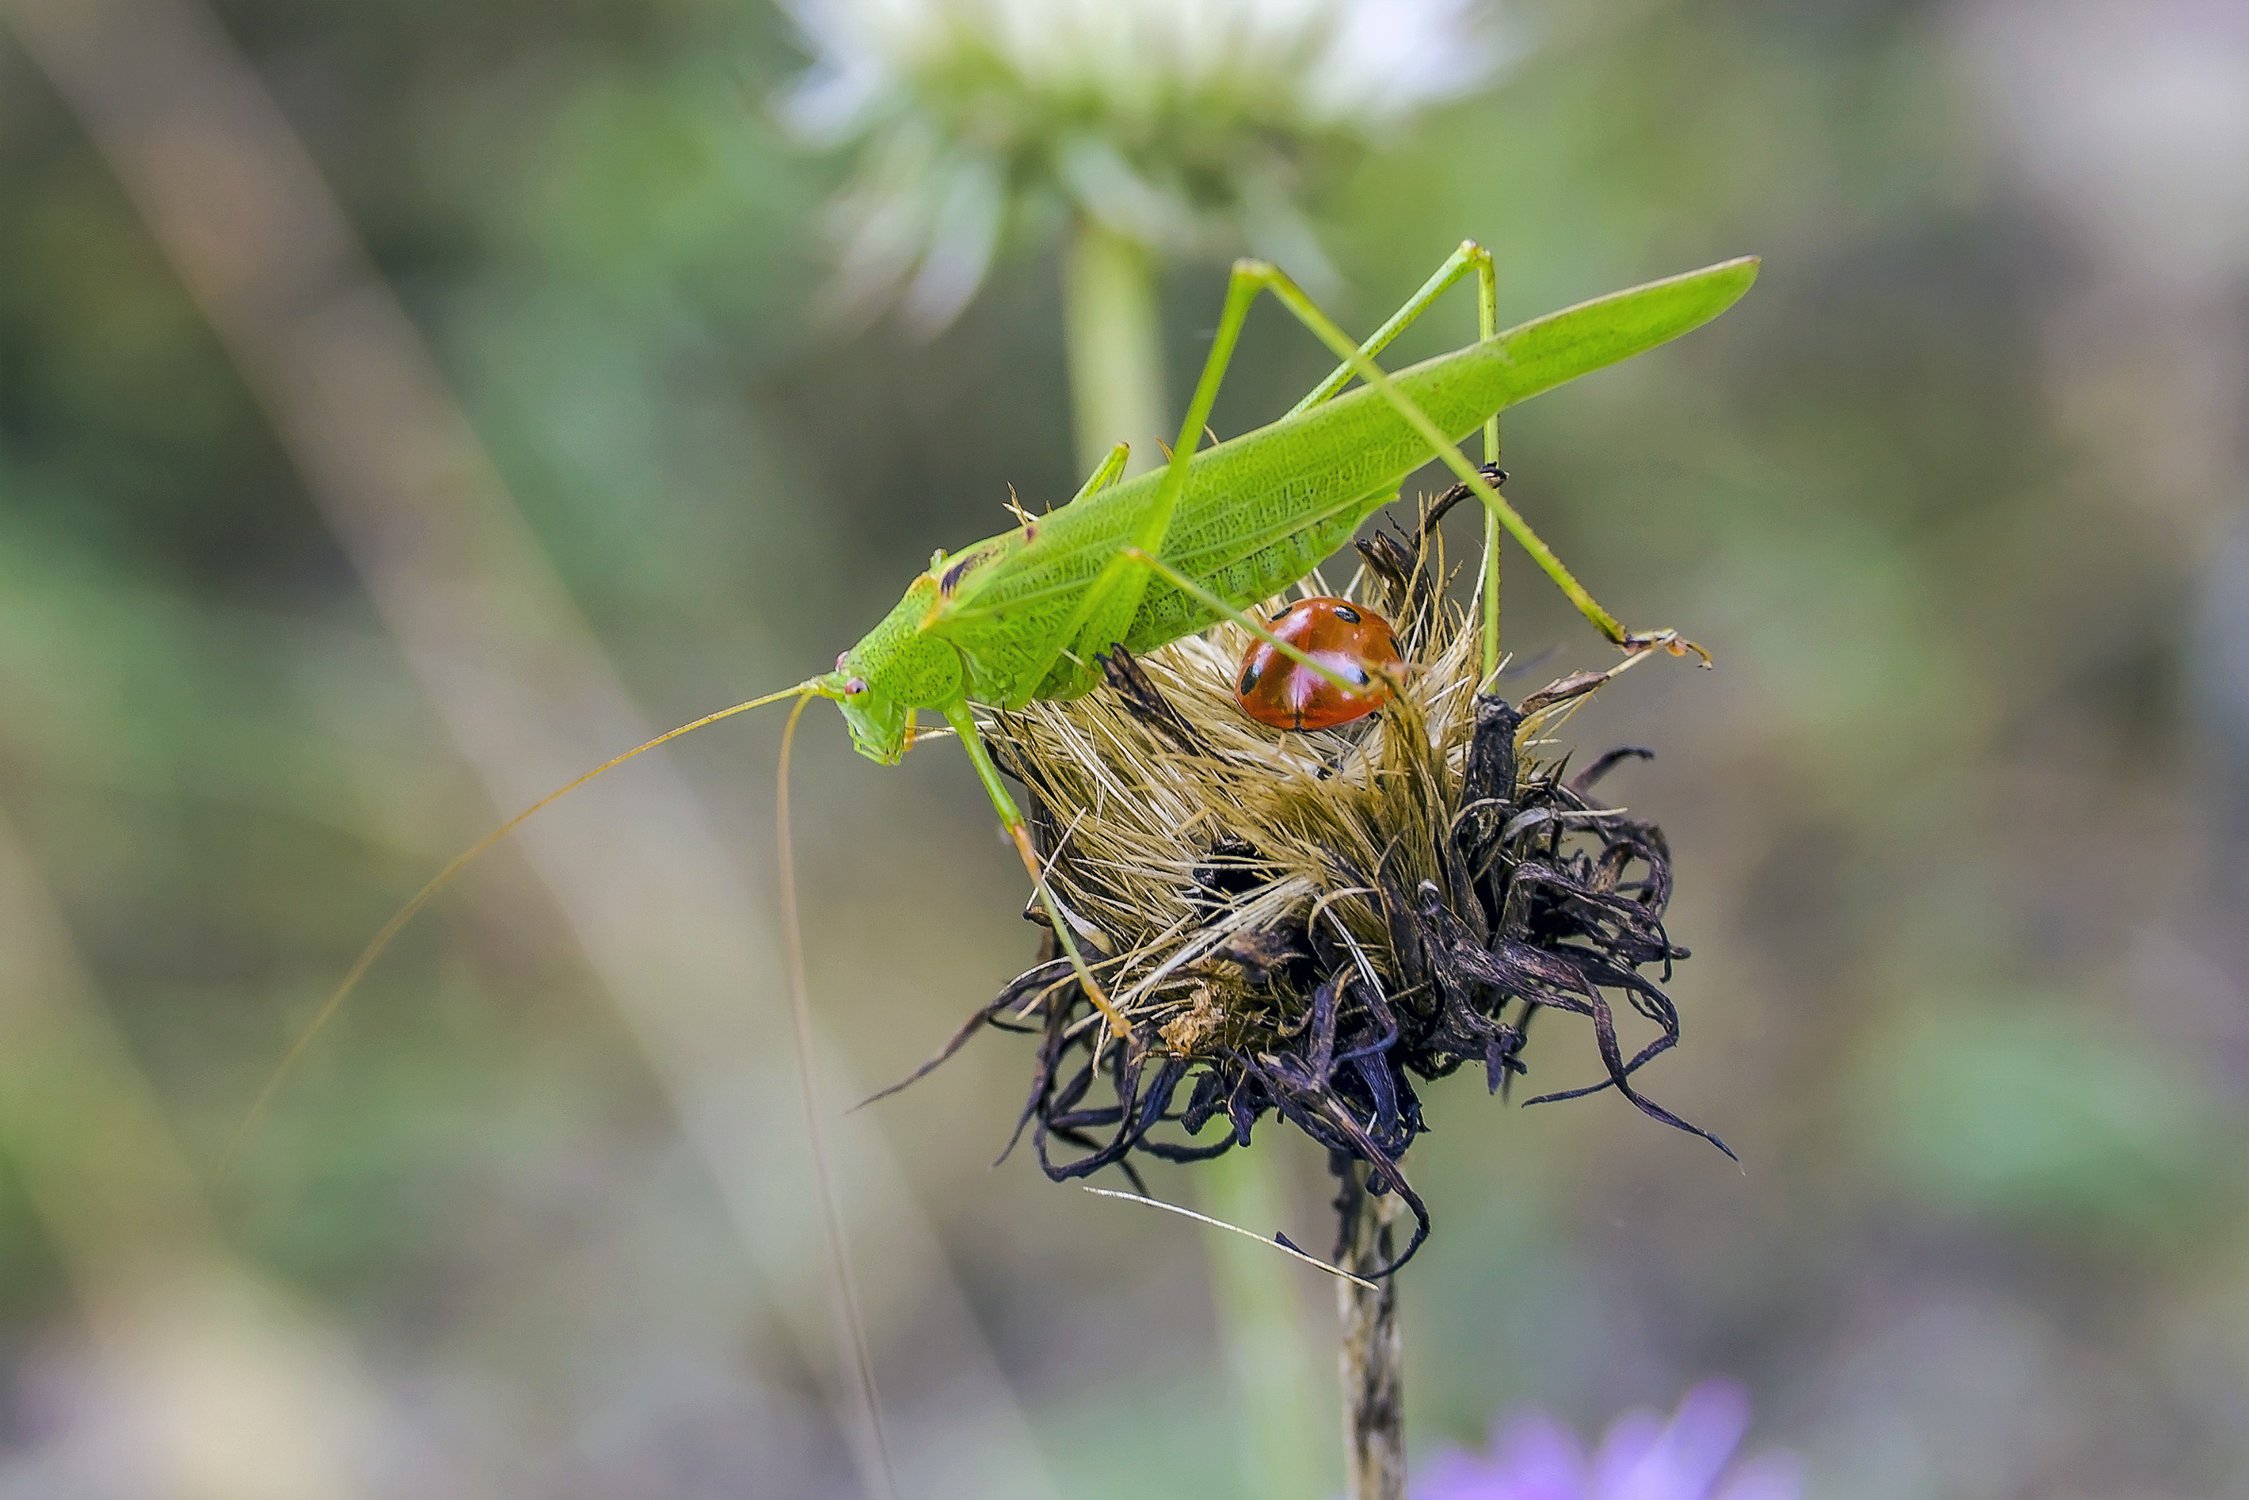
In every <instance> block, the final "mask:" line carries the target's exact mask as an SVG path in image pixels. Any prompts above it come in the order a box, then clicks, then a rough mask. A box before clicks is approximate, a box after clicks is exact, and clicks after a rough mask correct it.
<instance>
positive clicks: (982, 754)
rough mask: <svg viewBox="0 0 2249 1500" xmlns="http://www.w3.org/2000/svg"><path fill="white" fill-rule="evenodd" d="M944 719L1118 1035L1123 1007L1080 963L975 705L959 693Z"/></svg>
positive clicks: (1128, 1030)
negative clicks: (981, 728) (982, 730)
mask: <svg viewBox="0 0 2249 1500" xmlns="http://www.w3.org/2000/svg"><path fill="white" fill-rule="evenodd" d="M945 719H946V721H947V722H948V723H950V724H951V725H952V726H953V733H954V734H955V735H957V736H958V737H959V738H960V742H961V748H962V749H963V750H966V751H967V752H968V760H969V764H970V765H972V766H974V767H975V768H976V779H977V780H978V781H981V782H982V783H983V784H984V795H985V796H987V797H989V798H991V799H992V811H994V812H996V813H998V814H999V815H1000V826H1001V827H1002V828H1004V829H1006V830H1007V837H1008V841H1009V842H1010V843H1012V844H1014V845H1015V852H1016V853H1017V854H1018V855H1020V856H1022V860H1023V868H1024V869H1025V870H1026V871H1028V872H1029V874H1030V877H1031V886H1032V888H1033V889H1034V890H1036V891H1037V892H1038V897H1039V906H1040V908H1041V909H1042V910H1043V911H1045V913H1046V920H1047V925H1048V926H1049V927H1051V928H1053V929H1054V938H1055V941H1056V942H1058V943H1060V944H1061V945H1062V956H1063V957H1065V958H1067V959H1068V960H1069V961H1070V968H1071V969H1072V970H1073V971H1074V972H1075V973H1076V974H1077V977H1078V983H1079V985H1080V986H1082V987H1083V988H1084V990H1085V996H1086V998H1087V999H1088V1000H1090V1001H1092V1002H1093V1008H1094V1009H1095V1010H1098V1011H1100V1012H1101V1015H1102V1018H1103V1019H1104V1020H1106V1021H1107V1022H1108V1023H1109V1030H1110V1031H1112V1032H1114V1033H1115V1034H1116V1035H1117V1036H1119V1037H1130V1036H1131V1035H1132V1025H1131V1023H1130V1022H1128V1021H1127V1020H1125V1018H1124V1013H1123V1012H1122V1011H1120V1010H1118V1009H1117V1007H1116V1005H1115V1003H1114V1002H1112V1001H1111V1000H1110V999H1109V994H1108V991H1106V990H1104V989H1103V988H1102V987H1101V982H1100V981H1099V980H1098V979H1095V978H1094V977H1093V970H1092V969H1091V968H1090V967H1089V966H1088V965H1087V964H1086V961H1085V954H1084V953H1083V952H1081V951H1080V950H1079V948H1078V940H1077V937H1076V935H1075V934H1073V933H1072V932H1071V931H1070V920H1069V918H1068V917H1066V916H1064V915H1063V914H1062V903H1061V902H1060V901H1058V900H1056V899H1055V895H1054V888H1053V887H1052V886H1050V885H1048V884H1047V879H1046V869H1045V867H1044V866H1043V865H1041V864H1040V862H1039V851H1038V850H1037V848H1036V847H1034V846H1033V844H1032V843H1031V824H1030V820H1029V819H1027V818H1025V817H1024V816H1023V810H1022V809H1021V808H1019V807H1017V806H1016V805H1015V799H1014V798H1013V797H1012V796H1010V795H1008V790H1007V783H1005V782H1004V781H1002V780H1001V779H1000V769H999V767H998V766H997V765H995V764H993V762H992V753H991V752H990V751H989V750H986V749H985V748H984V739H983V736H982V735H981V734H980V733H979V732H978V730H977V727H976V713H975V711H974V710H973V709H971V708H970V707H969V706H968V703H967V701H966V700H965V699H962V700H958V701H955V702H954V703H951V704H949V705H947V706H946V708H945Z"/></svg>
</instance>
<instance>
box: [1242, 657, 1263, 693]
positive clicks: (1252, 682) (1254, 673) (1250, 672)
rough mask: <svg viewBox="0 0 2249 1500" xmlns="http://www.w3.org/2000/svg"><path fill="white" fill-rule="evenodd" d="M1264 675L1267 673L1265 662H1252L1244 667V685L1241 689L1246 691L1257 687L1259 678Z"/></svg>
mask: <svg viewBox="0 0 2249 1500" xmlns="http://www.w3.org/2000/svg"><path fill="white" fill-rule="evenodd" d="M1263 675H1265V673H1264V663H1262V662H1254V661H1253V662H1251V663H1250V664H1249V665H1248V666H1246V667H1244V668H1243V669H1242V685H1241V689H1240V691H1242V692H1245V693H1246V692H1248V691H1249V690H1250V689H1251V688H1254V687H1256V686H1257V679H1258V678H1260V677H1262V676H1263Z"/></svg>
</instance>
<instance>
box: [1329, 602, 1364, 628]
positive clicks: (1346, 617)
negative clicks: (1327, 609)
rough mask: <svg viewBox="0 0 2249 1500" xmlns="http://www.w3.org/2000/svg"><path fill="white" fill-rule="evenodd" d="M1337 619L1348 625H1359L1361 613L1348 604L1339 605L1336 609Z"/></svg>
mask: <svg viewBox="0 0 2249 1500" xmlns="http://www.w3.org/2000/svg"><path fill="white" fill-rule="evenodd" d="M1335 617H1336V618H1337V619H1338V620H1341V621H1342V622H1343V623H1344V624H1346V625H1356V624H1358V623H1359V612H1358V611H1357V610H1355V609H1353V608H1352V607H1351V606H1350V605H1348V604H1338V605H1337V606H1336V607H1335Z"/></svg>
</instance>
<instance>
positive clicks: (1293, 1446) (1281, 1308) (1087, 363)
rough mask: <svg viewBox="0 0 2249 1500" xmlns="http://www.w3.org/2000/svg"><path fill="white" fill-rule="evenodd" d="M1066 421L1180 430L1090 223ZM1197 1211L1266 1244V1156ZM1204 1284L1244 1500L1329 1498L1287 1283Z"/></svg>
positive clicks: (1125, 438)
mask: <svg viewBox="0 0 2249 1500" xmlns="http://www.w3.org/2000/svg"><path fill="white" fill-rule="evenodd" d="M1062 294H1063V336H1064V339H1065V341H1066V342H1067V344H1068V349H1069V365H1070V396H1071V415H1072V419H1073V421H1074V422H1075V424H1076V434H1075V435H1076V439H1077V448H1078V457H1079V470H1080V472H1081V473H1091V472H1092V471H1093V470H1094V468H1095V467H1096V466H1098V465H1099V464H1100V462H1101V460H1102V459H1103V458H1105V457H1107V456H1108V452H1109V449H1110V448H1111V446H1113V445H1114V444H1116V443H1118V442H1120V441H1122V442H1129V443H1131V444H1132V463H1131V466H1130V467H1131V468H1132V469H1133V470H1135V471H1137V470H1140V469H1145V468H1148V467H1151V466H1152V465H1153V464H1155V463H1156V462H1157V461H1158V460H1159V459H1160V458H1161V456H1162V450H1161V449H1160V448H1158V447H1157V442H1158V440H1159V439H1161V440H1165V441H1168V440H1169V438H1170V435H1171V434H1172V432H1173V431H1174V429H1176V428H1177V426H1178V418H1177V417H1176V416H1174V415H1173V414H1172V413H1171V409H1170V406H1169V403H1168V401H1167V400H1166V398H1165V395H1164V378H1163V335H1162V322H1161V320H1160V318H1159V316H1158V306H1157V298H1156V262H1155V257H1154V255H1152V254H1151V253H1150V252H1149V250H1148V249H1147V247H1146V246H1144V245H1142V244H1140V243H1138V242H1137V241H1135V240H1132V239H1129V238H1127V237H1126V236H1124V235H1121V234H1119V233H1117V232H1116V231H1115V230H1113V229H1109V228H1106V227H1104V226H1102V225H1098V224H1093V223H1090V222H1089V223H1081V224H1080V225H1079V226H1078V227H1077V229H1076V232H1075V233H1074V234H1073V235H1072V237H1071V240H1070V243H1069V248H1068V251H1067V252H1066V260H1065V263H1064V266H1063V275H1062ZM1195 1180H1196V1181H1197V1182H1198V1183H1199V1184H1200V1191H1201V1193H1202V1195H1203V1199H1202V1202H1201V1204H1200V1205H1199V1206H1200V1207H1201V1209H1202V1210H1203V1211H1204V1212H1206V1213H1208V1214H1210V1215H1212V1216H1213V1217H1215V1218H1220V1219H1224V1220H1225V1221H1226V1222H1227V1223H1229V1224H1239V1225H1242V1226H1243V1227H1245V1228H1248V1229H1253V1230H1256V1231H1258V1232H1259V1233H1260V1234H1263V1233H1266V1232H1269V1231H1270V1230H1272V1229H1274V1228H1275V1227H1277V1226H1279V1225H1281V1224H1283V1223H1285V1222H1286V1221H1287V1219H1288V1214H1287V1211H1286V1210H1287V1198H1288V1195H1287V1193H1286V1192H1285V1191H1284V1190H1283V1187H1282V1184H1281V1182H1280V1181H1279V1180H1278V1178H1277V1177H1276V1175H1275V1174H1274V1171H1273V1167H1272V1161H1271V1155H1270V1152H1269V1151H1264V1150H1236V1151H1230V1152H1228V1153H1227V1154H1226V1155H1224V1156H1222V1157H1220V1158H1218V1159H1217V1160H1216V1161H1213V1162H1209V1163H1207V1164H1205V1165H1204V1166H1203V1167H1201V1168H1199V1169H1198V1170H1197V1172H1196V1173H1195ZM1210 1252H1211V1279H1212V1283H1213V1295H1214V1297H1215V1298H1216V1300H1217V1305H1218V1314H1219V1319H1220V1322H1221V1323H1222V1325H1223V1327H1224V1329H1225V1338H1226V1343H1227V1356H1228V1363H1229V1365H1230V1366H1231V1368H1232V1373H1233V1376H1234V1389H1235V1393H1236V1400H1237V1403H1238V1408H1237V1409H1238V1410H1239V1412H1240V1413H1241V1417H1240V1433H1241V1464H1242V1476H1241V1482H1240V1483H1239V1485H1238V1486H1237V1487H1236V1488H1235V1489H1234V1490H1233V1491H1232V1493H1235V1494H1238V1495H1241V1496H1243V1497H1244V1500H1304V1497H1305V1496H1308V1495H1319V1494H1323V1493H1325V1492H1326V1491H1327V1490H1328V1489H1329V1488H1330V1486H1331V1481H1330V1479H1329V1470H1328V1469H1327V1468H1326V1466H1325V1464H1324V1463H1323V1462H1322V1461H1321V1455H1322V1454H1323V1452H1324V1451H1325V1449H1326V1447H1327V1440H1326V1439H1325V1436H1324V1434H1323V1433H1322V1432H1321V1430H1320V1424H1321V1417H1320V1414H1321V1413H1322V1412H1324V1411H1326V1410H1329V1409H1330V1408H1329V1407H1328V1400H1327V1397H1326V1395H1325V1392H1324V1391H1323V1390H1322V1389H1321V1387H1322V1386H1324V1385H1325V1384H1326V1374H1325V1366H1326V1363H1327V1361H1326V1358H1325V1357H1324V1356H1321V1355H1315V1354H1314V1353H1313V1347H1314V1346H1313V1343H1312V1339H1311V1335H1310V1332H1309V1330H1308V1329H1307V1328H1306V1326H1305V1321H1306V1320H1305V1310H1304V1307H1303V1305H1302V1301H1301V1299H1300V1298H1299V1296H1298V1294H1297V1292H1298V1288H1297V1283H1296V1280H1295V1278H1294V1277H1292V1276H1290V1275H1289V1274H1288V1272H1287V1270H1286V1268H1285V1265H1284V1264H1283V1263H1282V1262H1281V1261H1280V1259H1279V1257H1277V1256H1276V1255H1275V1254H1274V1253H1273V1251H1272V1250H1271V1249H1269V1248H1266V1247H1263V1246H1259V1245H1255V1244H1252V1243H1250V1242H1249V1241H1247V1240H1244V1239H1241V1238H1239V1237H1237V1236H1235V1235H1230V1234H1214V1235H1212V1236H1211V1237H1210Z"/></svg>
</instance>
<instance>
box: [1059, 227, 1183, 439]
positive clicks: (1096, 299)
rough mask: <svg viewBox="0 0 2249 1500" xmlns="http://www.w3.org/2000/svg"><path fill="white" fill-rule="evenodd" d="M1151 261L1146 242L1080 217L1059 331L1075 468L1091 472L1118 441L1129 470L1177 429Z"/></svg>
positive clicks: (1064, 284)
mask: <svg viewBox="0 0 2249 1500" xmlns="http://www.w3.org/2000/svg"><path fill="white" fill-rule="evenodd" d="M1162 327H1163V325H1162V322H1161V320H1160V318H1159V317H1158V314H1157V307H1156V262H1155V257H1154V256H1153V255H1152V254H1151V253H1150V252H1149V250H1148V248H1147V247H1146V246H1145V245H1142V244H1140V243H1139V242H1138V241H1136V240H1132V239H1128V238H1126V237H1125V236H1124V235H1121V234H1119V233H1117V232H1116V231H1115V230H1113V229H1109V228H1107V227H1105V226H1103V225H1099V224H1095V223H1091V222H1086V223H1082V224H1080V225H1079V226H1078V228H1077V232H1076V233H1075V234H1074V235H1073V236H1072V237H1071V240H1070V247H1069V251H1068V257H1067V259H1066V261H1065V262H1064V264H1063V268H1062V336H1063V340H1064V342H1065V344H1066V345H1067V346H1068V351H1069V360H1070V405H1071V411H1070V415H1071V420H1072V422H1073V424H1074V427H1075V432H1076V437H1077V444H1078V460H1079V462H1078V470H1079V472H1080V473H1083V474H1090V473H1092V472H1093V470H1094V469H1095V467H1096V466H1098V465H1099V464H1100V462H1101V460H1102V459H1103V458H1105V457H1107V456H1108V453H1109V449H1110V448H1111V447H1113V446H1114V445H1116V444H1117V443H1120V442H1122V443H1130V444H1131V445H1132V461H1131V463H1130V464H1129V465H1128V466H1127V472H1129V473H1138V472H1139V471H1140V470H1142V469H1145V468H1148V467H1150V466H1151V465H1152V464H1154V463H1155V462H1156V460H1157V458H1158V457H1159V456H1160V450H1159V449H1158V448H1157V446H1156V444H1157V442H1158V440H1159V439H1162V438H1165V437H1167V436H1168V435H1169V434H1170V432H1171V431H1172V429H1173V428H1175V427H1177V426H1178V425H1179V424H1178V419H1177V418H1175V417H1172V416H1170V415H1169V413H1168V408H1167V407H1166V404H1165V401H1164V363H1163V334H1162Z"/></svg>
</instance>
